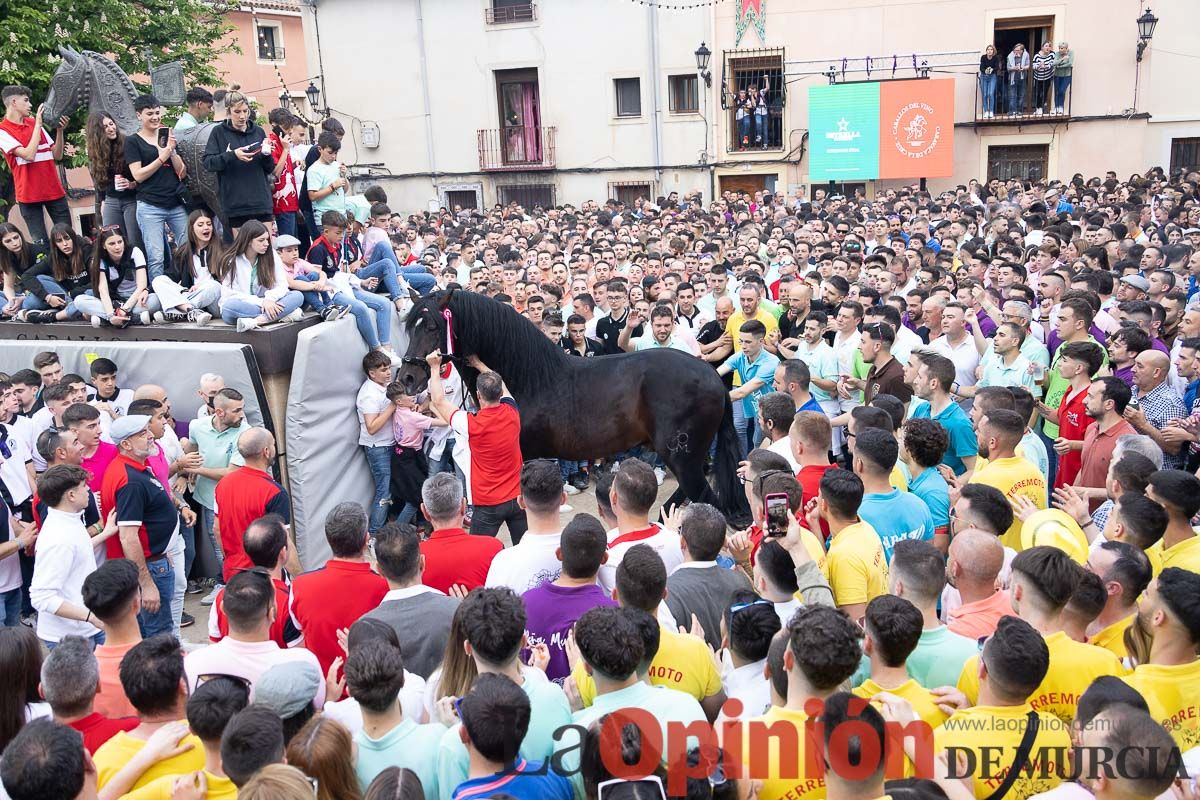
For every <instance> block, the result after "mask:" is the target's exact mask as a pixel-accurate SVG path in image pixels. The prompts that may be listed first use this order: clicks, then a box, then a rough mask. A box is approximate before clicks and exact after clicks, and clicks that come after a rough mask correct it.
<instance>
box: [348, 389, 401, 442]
mask: <svg viewBox="0 0 1200 800" xmlns="http://www.w3.org/2000/svg"><path fill="white" fill-rule="evenodd" d="M355 407H356V408H357V409H358V443H359V444H363V445H367V446H368V447H382V446H386V445H389V444H395V443H396V437H395V435H394V434H393V433H392V425H391V421H390V420H389V421H388V422H385V423H383V427H381V428H380V429H379V430H377V431H375V432H374V433H367V422H366V417H365V416H364V415H366V414H378V413H379V412H380V411H386V410H388V409H389V408H391V407H392V403H391V402H390V401H389V400H388V399H387V390H386V389H385V388H384V387H383V386H380V385H379V384H378V383H376V382H375V381H372V380H367V381H364V382H363V385H362V388H361V389H359V390H358V399H357V401H356V402H355Z"/></svg>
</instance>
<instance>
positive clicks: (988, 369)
mask: <svg viewBox="0 0 1200 800" xmlns="http://www.w3.org/2000/svg"><path fill="white" fill-rule="evenodd" d="M1029 365H1030V362H1029V359H1028V358H1026V357H1025V356H1023V355H1021V354H1020V353H1018V354H1017V360H1016V361H1014V362H1013V363H1012V366H1008V365H1007V364H1005V363H1004V359H1003V358H1002V357H1001V356H999V355H997V354H996V353H988V354H987V355H985V356H984V357H983V362H982V366H983V375H981V376H980V378H979V383H978V384H976V385H977V386H1024V387H1025V388H1026V389H1028V390H1029V392H1030V393H1031V394H1032V395H1033V396H1034V397H1040V396H1041V393H1042V389H1041V387H1040V386H1038V385H1037V380H1036V379H1035V378H1034V376H1033V375H1031V374H1029Z"/></svg>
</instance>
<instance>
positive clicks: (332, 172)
mask: <svg viewBox="0 0 1200 800" xmlns="http://www.w3.org/2000/svg"><path fill="white" fill-rule="evenodd" d="M305 176H306V180H307V182H308V191H310V192H316V191H319V190H321V189H324V188H325V187H327V186H329V185H330V184H332V183H333V182H334V181H336V180H337V179H338V178H340V177H342V170H341V168H340V167H339V166H338V163H337V162H336V161H335V162H333V163H332V164H326V163H325V162H323V161H321V160H320V159H317V160H316V161H315V162H313V165H312V166H311V167H309V168H308V172H306V173H305ZM312 207H313V219H315V220H316V221H317V227H318V228H319V227H321V215H322V214H324V213H325V212H326V211H337V212H338V213H340V214H345V213H346V190H345V189H336V190H334V192H333V193H332V194H328V195H326V196H325V197H322V198H321V199H320V200H313V201H312Z"/></svg>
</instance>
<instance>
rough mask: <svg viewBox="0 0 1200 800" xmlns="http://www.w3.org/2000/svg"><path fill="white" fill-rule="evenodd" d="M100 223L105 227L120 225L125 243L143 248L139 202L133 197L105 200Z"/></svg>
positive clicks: (108, 198)
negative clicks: (138, 219)
mask: <svg viewBox="0 0 1200 800" xmlns="http://www.w3.org/2000/svg"><path fill="white" fill-rule="evenodd" d="M100 221H101V222H102V223H103V224H104V225H120V226H121V235H122V236H124V237H125V241H126V242H129V243H131V244H132V245H133V246H134V247H137V248H139V249H140V248H141V247H142V230H141V228H139V227H138V221H137V200H135V199H133V198H132V197H106V198H104V202H103V203H101V204H100ZM143 252H144V251H143Z"/></svg>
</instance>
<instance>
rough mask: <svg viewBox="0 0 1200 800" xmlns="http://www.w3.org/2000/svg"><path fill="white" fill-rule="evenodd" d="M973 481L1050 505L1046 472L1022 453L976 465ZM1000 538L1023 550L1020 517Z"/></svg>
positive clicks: (1009, 496) (1004, 543)
mask: <svg viewBox="0 0 1200 800" xmlns="http://www.w3.org/2000/svg"><path fill="white" fill-rule="evenodd" d="M969 482H970V483H982V484H984V485H985V486H992V487H995V488H996V489H999V490H1000V492H1001V493H1002V494H1003V495H1004V496H1005V497H1007V498H1008V499H1009V500H1012V499H1013V498H1014V497H1016V496H1017V495H1018V494H1019V495H1023V496H1024V497H1027V498H1029V500H1030V501H1031V502H1032V503H1033V504H1034V505H1035V506H1037V507H1038V508H1039V509H1043V508H1045V507H1046V476H1045V475H1043V474H1042V473H1041V471H1040V470H1038V468H1037V467H1035V466H1034V465H1033V464H1031V463H1030V462H1028V461H1026V460H1025V459H1024V458H1021V457H1020V456H1013V457H1011V458H997V459H993V460H991V461H989V462H988V463H987V466H985V467H983V468H982V469H980V468H976V470H975V474H974V475H972V476H971V480H970V481H969ZM1000 542H1001V543H1002V544H1003V545H1004V546H1005V547H1011V548H1012V549H1013V550H1016V551H1017V552H1018V553H1019V552H1021V520H1020V519H1017V518H1016V517H1014V518H1013V523H1012V525H1010V526H1009V528H1008V530H1007V531H1005V533H1004V535H1003V536H1001V537H1000Z"/></svg>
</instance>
